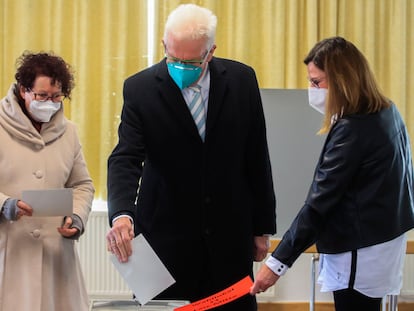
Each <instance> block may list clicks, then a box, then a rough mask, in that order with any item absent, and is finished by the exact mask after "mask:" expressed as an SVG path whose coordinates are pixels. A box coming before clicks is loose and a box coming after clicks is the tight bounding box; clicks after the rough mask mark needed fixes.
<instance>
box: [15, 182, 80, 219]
mask: <svg viewBox="0 0 414 311" xmlns="http://www.w3.org/2000/svg"><path fill="white" fill-rule="evenodd" d="M22 201H24V202H26V203H27V204H29V205H30V206H31V207H32V208H33V217H36V216H71V215H72V213H73V192H72V189H71V188H63V189H47V190H23V191H22Z"/></svg>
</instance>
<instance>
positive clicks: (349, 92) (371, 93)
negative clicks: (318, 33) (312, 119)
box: [304, 37, 390, 133]
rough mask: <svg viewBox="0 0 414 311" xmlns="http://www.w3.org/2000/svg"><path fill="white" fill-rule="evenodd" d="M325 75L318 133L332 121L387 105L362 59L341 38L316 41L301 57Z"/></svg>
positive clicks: (356, 51)
mask: <svg viewBox="0 0 414 311" xmlns="http://www.w3.org/2000/svg"><path fill="white" fill-rule="evenodd" d="M310 62H313V63H314V64H315V66H316V67H318V68H319V69H321V70H322V71H324V72H325V74H326V79H327V84H328V97H327V102H326V110H325V119H324V121H323V125H322V128H321V130H320V131H319V132H320V133H326V132H327V131H329V128H330V127H331V123H332V121H331V120H332V118H333V117H337V118H340V117H342V116H345V115H350V114H368V113H375V112H378V111H380V110H381V109H383V108H385V107H389V106H390V101H389V100H388V99H387V98H386V97H385V96H384V95H382V93H381V91H380V89H379V87H378V85H377V82H376V81H375V77H374V74H373V73H372V71H371V69H370V67H369V64H368V61H367V60H366V58H365V56H364V55H363V54H362V53H361V52H360V51H359V50H358V49H357V48H356V47H355V45H354V44H352V43H351V42H349V41H347V40H345V39H344V38H341V37H332V38H327V39H324V40H322V41H320V42H318V43H317V44H316V45H315V46H314V47H313V48H312V50H311V51H310V52H309V54H308V55H307V56H306V57H305V59H304V63H305V64H306V65H308V64H309V63H310Z"/></svg>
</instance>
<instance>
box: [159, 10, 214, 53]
mask: <svg viewBox="0 0 414 311" xmlns="http://www.w3.org/2000/svg"><path fill="white" fill-rule="evenodd" d="M216 27H217V17H216V16H215V15H214V14H213V12H211V11H210V10H209V9H206V8H203V7H200V6H198V5H195V4H181V5H179V6H178V7H177V8H176V9H175V10H173V11H172V12H171V13H170V15H169V16H168V18H167V22H166V23H165V30H164V43H165V44H167V38H168V35H169V34H171V35H173V36H174V37H175V38H178V39H191V40H197V39H200V38H207V47H208V48H210V47H211V46H212V45H213V44H214V41H215V37H216Z"/></svg>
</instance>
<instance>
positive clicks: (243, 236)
mask: <svg viewBox="0 0 414 311" xmlns="http://www.w3.org/2000/svg"><path fill="white" fill-rule="evenodd" d="M216 23H217V19H216V16H215V15H213V14H212V12H211V11H210V10H207V9H205V8H201V7H199V6H196V5H194V4H186V5H181V6H179V7H178V8H177V9H175V10H174V11H173V12H172V13H171V14H170V16H169V17H168V20H167V23H166V26H165V34H164V38H163V44H164V48H165V55H166V57H165V58H164V59H163V60H162V61H161V62H160V63H158V64H156V65H154V66H152V67H150V68H148V69H146V70H143V71H142V72H139V73H137V74H135V75H133V76H131V77H129V78H128V79H127V80H126V81H125V84H124V106H123V110H122V116H121V123H120V126H119V142H118V144H117V146H116V147H115V149H114V150H113V152H112V154H111V155H110V157H109V160H108V208H109V221H110V225H111V229H110V231H109V232H108V234H107V244H108V250H109V251H111V252H113V253H114V254H116V255H117V257H118V259H119V261H121V262H125V261H127V260H128V256H130V255H131V253H132V251H131V239H132V238H133V237H134V235H137V234H140V233H142V234H143V235H144V236H145V238H146V239H147V240H148V241H149V243H150V244H151V246H152V247H153V248H154V250H155V252H156V253H157V254H158V255H159V257H160V259H161V260H162V261H163V263H164V264H165V265H166V267H167V268H168V270H169V271H170V272H171V274H172V275H173V277H174V278H175V280H176V283H175V284H174V285H172V286H171V287H170V288H168V289H167V290H166V291H164V292H163V293H162V294H161V295H160V296H159V297H157V298H165V299H185V300H190V301H195V300H198V299H200V298H204V297H206V296H208V295H211V294H213V293H215V292H217V291H219V290H222V289H224V288H226V287H228V286H230V285H232V284H233V283H235V282H236V281H239V280H240V279H242V278H243V277H245V276H247V275H250V276H253V275H252V265H253V261H261V260H263V259H264V258H265V257H266V254H267V252H268V247H269V244H268V242H269V235H271V234H274V233H275V231H276V215H275V205H276V204H275V195H274V189H273V180H272V171H271V166H270V160H269V152H268V146H267V139H266V128H265V119H264V115H263V108H262V102H261V98H260V92H259V88H258V84H257V80H256V76H255V72H254V70H253V69H252V68H250V67H248V66H246V65H244V64H241V63H239V62H235V61H232V60H226V59H221V58H216V57H213V53H214V51H215V49H216V45H215V31H216ZM134 229H135V230H134ZM134 231H135V232H134ZM137 278H139V275H137ZM221 308H222V309H220V310H237V311H241V310H243V311H250V310H256V309H257V306H256V300H255V297H254V296H250V295H246V296H244V297H242V298H241V299H238V300H236V301H234V302H231V303H229V304H226V305H225V306H223V307H221Z"/></svg>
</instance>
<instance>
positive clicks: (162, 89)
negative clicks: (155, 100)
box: [156, 59, 201, 141]
mask: <svg viewBox="0 0 414 311" xmlns="http://www.w3.org/2000/svg"><path fill="white" fill-rule="evenodd" d="M156 77H157V80H158V90H159V93H160V97H161V101H162V103H163V104H164V105H165V107H166V108H167V111H168V113H170V114H171V116H173V118H175V119H176V120H177V122H178V123H179V124H180V125H181V126H183V127H184V129H185V130H186V131H188V132H189V133H191V135H192V136H195V137H197V138H198V139H200V141H201V138H200V135H199V134H198V130H197V127H196V125H195V123H194V120H193V117H192V115H191V112H190V111H189V110H188V107H187V104H186V102H185V100H184V97H183V95H182V93H181V90H180V89H179V88H178V87H177V85H176V84H175V83H174V81H173V80H172V79H171V77H170V76H169V74H168V68H167V65H166V63H165V59H164V60H162V61H161V62H160V63H159V64H158V68H157V70H156Z"/></svg>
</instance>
